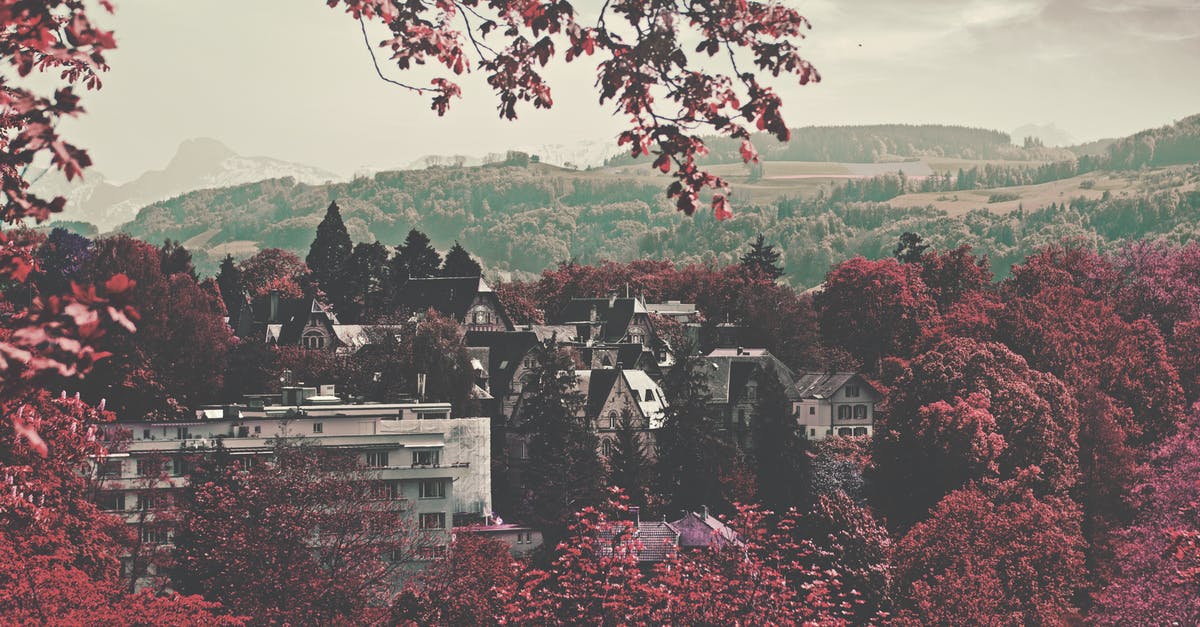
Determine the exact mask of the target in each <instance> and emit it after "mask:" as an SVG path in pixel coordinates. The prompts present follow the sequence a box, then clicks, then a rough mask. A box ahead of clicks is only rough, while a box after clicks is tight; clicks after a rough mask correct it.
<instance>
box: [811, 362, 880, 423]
mask: <svg viewBox="0 0 1200 627" xmlns="http://www.w3.org/2000/svg"><path fill="white" fill-rule="evenodd" d="M796 391H797V394H798V395H799V399H797V400H795V401H794V402H793V403H792V407H793V409H794V411H795V415H796V422H797V423H798V424H799V426H800V429H801V430H802V431H803V432H804V435H805V436H806V437H808V438H809V439H813V440H823V439H825V438H827V437H830V436H835V435H839V436H853V435H871V434H872V433H873V432H874V430H875V428H874V425H875V405H876V404H877V403H879V402H880V401H881V400H883V395H882V394H880V393H879V391H878V390H876V389H875V387H874V386H872V385H871V383H870V382H869V381H867V380H866V379H864V378H863V377H862V376H860V375H859V374H858V373H854V372H802V373H800V376H799V377H798V378H797V379H796Z"/></svg>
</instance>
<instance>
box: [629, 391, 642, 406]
mask: <svg viewBox="0 0 1200 627" xmlns="http://www.w3.org/2000/svg"><path fill="white" fill-rule="evenodd" d="M630 392H631V393H632V394H633V402H635V403H640V402H642V396H641V394H639V393H638V391H637V390H630Z"/></svg>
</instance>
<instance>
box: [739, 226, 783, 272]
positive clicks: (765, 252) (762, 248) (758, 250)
mask: <svg viewBox="0 0 1200 627" xmlns="http://www.w3.org/2000/svg"><path fill="white" fill-rule="evenodd" d="M779 256H780V255H779V251H777V250H775V247H774V246H772V245H771V244H766V243H764V238H763V235H762V233H759V234H758V239H756V240H754V243H752V244H750V250H749V251H747V252H746V254H744V255H742V269H743V270H745V271H746V272H747V273H748V274H750V275H751V276H754V277H766V278H768V279H770V280H772V281H774V280H775V279H778V278H779V277H781V276H783V266H782V265H780V264H779Z"/></svg>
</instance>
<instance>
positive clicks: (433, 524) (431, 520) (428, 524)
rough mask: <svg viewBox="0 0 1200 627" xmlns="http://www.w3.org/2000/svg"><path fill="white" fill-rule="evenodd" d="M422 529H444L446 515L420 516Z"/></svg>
mask: <svg viewBox="0 0 1200 627" xmlns="http://www.w3.org/2000/svg"><path fill="white" fill-rule="evenodd" d="M421 528H422V529H445V528H446V514H444V513H442V512H436V513H427V514H421Z"/></svg>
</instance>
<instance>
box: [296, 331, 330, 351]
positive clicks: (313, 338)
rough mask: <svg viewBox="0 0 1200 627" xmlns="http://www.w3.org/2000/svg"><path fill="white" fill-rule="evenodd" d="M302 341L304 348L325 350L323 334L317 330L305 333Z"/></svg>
mask: <svg viewBox="0 0 1200 627" xmlns="http://www.w3.org/2000/svg"><path fill="white" fill-rule="evenodd" d="M301 339H302V340H303V345H304V348H325V334H324V333H321V332H320V331H317V330H312V331H305V332H304V337H303V338H301Z"/></svg>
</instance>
